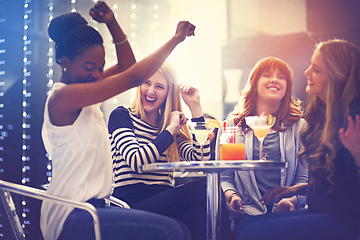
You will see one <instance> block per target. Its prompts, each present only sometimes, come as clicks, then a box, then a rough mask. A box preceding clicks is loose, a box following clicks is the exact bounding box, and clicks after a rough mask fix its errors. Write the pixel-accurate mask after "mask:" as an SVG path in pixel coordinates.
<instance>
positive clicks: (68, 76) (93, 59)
mask: <svg viewBox="0 0 360 240" xmlns="http://www.w3.org/2000/svg"><path fill="white" fill-rule="evenodd" d="M104 65H105V50H104V48H103V47H102V46H100V45H95V46H93V47H90V48H89V49H88V50H86V51H85V52H84V53H83V54H82V55H80V56H78V57H76V58H75V59H74V60H73V61H72V62H71V61H70V60H69V59H67V58H66V57H63V58H62V59H61V66H62V67H63V69H64V68H66V72H63V75H62V79H61V81H62V82H64V83H66V84H71V83H87V82H96V81H97V80H99V79H100V78H101V75H102V73H103V70H104Z"/></svg>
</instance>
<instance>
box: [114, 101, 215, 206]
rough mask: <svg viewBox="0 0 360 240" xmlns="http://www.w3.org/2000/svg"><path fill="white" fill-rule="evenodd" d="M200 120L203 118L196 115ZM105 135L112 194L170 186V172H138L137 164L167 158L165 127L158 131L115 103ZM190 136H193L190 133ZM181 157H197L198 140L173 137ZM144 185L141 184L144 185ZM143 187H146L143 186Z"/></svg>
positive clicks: (169, 137) (169, 138) (169, 140)
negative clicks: (109, 162)
mask: <svg viewBox="0 0 360 240" xmlns="http://www.w3.org/2000/svg"><path fill="white" fill-rule="evenodd" d="M196 120H198V121H204V118H203V117H201V118H198V119H196ZM108 128H109V135H110V136H109V138H110V142H111V153H112V160H113V174H114V180H115V191H116V192H121V195H120V196H119V195H116V194H115V196H117V197H121V198H122V199H124V200H128V198H127V197H126V196H125V195H127V194H130V193H131V194H134V193H136V192H144V191H146V190H147V189H149V190H150V191H151V189H156V186H159V185H161V186H170V187H172V180H173V176H172V174H169V173H161V172H159V173H147V172H139V171H138V167H139V166H140V165H144V164H150V163H155V162H156V163H162V162H167V160H166V155H165V151H166V149H167V148H168V147H169V146H170V145H171V144H172V143H173V142H174V138H173V136H172V135H171V134H170V132H169V131H167V130H164V131H163V132H161V133H159V129H158V128H157V127H154V126H151V125H150V124H148V123H147V122H145V121H143V120H141V119H140V118H139V117H137V116H136V115H134V114H133V113H132V112H131V111H130V110H129V109H126V108H124V107H118V108H116V109H114V110H113V112H112V113H111V115H110V117H109V124H108ZM193 138H194V137H193ZM177 145H178V150H179V154H180V160H181V161H200V160H201V149H200V144H199V143H198V142H197V141H196V140H194V141H192V143H191V142H189V141H188V140H187V139H184V138H177ZM202 155H203V160H208V159H209V158H210V145H209V141H208V140H207V141H206V142H205V144H204V146H203V154H202ZM144 185H145V186H144ZM144 189H146V190H144Z"/></svg>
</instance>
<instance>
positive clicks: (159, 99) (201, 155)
mask: <svg viewBox="0 0 360 240" xmlns="http://www.w3.org/2000/svg"><path fill="white" fill-rule="evenodd" d="M181 99H183V100H184V102H185V104H186V105H187V106H188V107H189V109H190V111H191V115H192V119H191V120H192V121H194V122H204V121H205V118H204V116H203V112H202V108H201V105H200V96H199V91H198V90H197V89H196V88H194V87H192V86H188V85H182V84H179V83H178V81H177V79H176V74H175V70H174V69H173V67H172V66H171V65H170V63H169V62H165V63H164V64H163V65H162V66H161V67H160V69H159V70H158V71H157V72H156V73H155V74H154V75H153V76H152V77H150V78H149V79H148V80H146V81H145V82H144V83H143V84H142V85H141V86H139V87H138V88H137V92H136V96H135V100H134V101H133V103H132V104H131V106H130V108H125V107H123V106H120V107H118V108H116V109H115V110H113V112H112V113H111V114H110V118H109V124H108V128H109V134H110V141H111V145H112V156H113V173H114V176H115V189H114V193H113V195H114V196H115V197H118V198H120V199H123V200H125V201H126V202H127V203H128V204H129V205H130V206H131V208H132V209H140V210H145V211H149V212H153V213H157V214H161V215H164V216H167V217H170V218H173V219H176V220H178V221H180V222H182V223H184V224H185V225H186V226H187V227H188V228H189V230H190V233H191V236H192V239H197V240H202V239H203V240H205V239H206V196H207V195H206V181H205V178H203V179H201V180H198V181H194V182H191V183H188V184H185V185H181V186H177V187H174V186H173V174H172V173H161V172H158V173H150V172H139V169H138V167H139V166H141V165H145V164H151V163H166V162H177V161H201V160H205V161H206V160H208V159H209V158H210V144H209V140H207V141H206V142H205V144H204V147H203V152H201V148H200V143H199V142H198V141H197V140H196V138H194V139H192V135H191V134H190V132H189V129H188V127H187V125H186V124H185V123H186V121H187V118H186V117H185V115H184V113H183V112H182V106H181ZM222 208H223V211H224V212H226V204H225V203H224V204H223V205H222ZM221 222H222V225H221V226H222V229H221V233H222V235H221V239H233V238H234V236H233V235H231V229H230V220H229V216H228V214H227V212H226V213H225V214H223V216H222V221H221Z"/></svg>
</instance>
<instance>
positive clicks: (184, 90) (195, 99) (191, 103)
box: [180, 84, 203, 118]
mask: <svg viewBox="0 0 360 240" xmlns="http://www.w3.org/2000/svg"><path fill="white" fill-rule="evenodd" d="M180 94H181V97H182V99H183V100H184V102H185V103H186V105H188V107H189V108H190V111H191V115H192V118H198V117H201V116H202V115H203V113H202V108H201V104H200V94H199V90H198V89H197V88H195V87H192V86H190V85H185V84H180Z"/></svg>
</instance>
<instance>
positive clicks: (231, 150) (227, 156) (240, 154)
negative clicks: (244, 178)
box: [220, 143, 245, 160]
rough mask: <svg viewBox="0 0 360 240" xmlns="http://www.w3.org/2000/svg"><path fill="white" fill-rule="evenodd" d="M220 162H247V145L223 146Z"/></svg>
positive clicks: (228, 144)
mask: <svg viewBox="0 0 360 240" xmlns="http://www.w3.org/2000/svg"><path fill="white" fill-rule="evenodd" d="M220 160H245V144H244V143H225V144H221V145H220Z"/></svg>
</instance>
